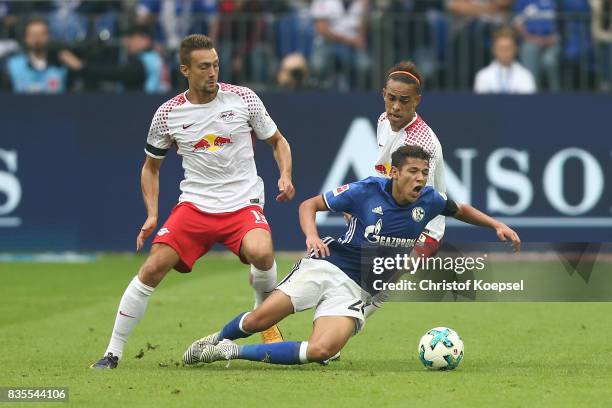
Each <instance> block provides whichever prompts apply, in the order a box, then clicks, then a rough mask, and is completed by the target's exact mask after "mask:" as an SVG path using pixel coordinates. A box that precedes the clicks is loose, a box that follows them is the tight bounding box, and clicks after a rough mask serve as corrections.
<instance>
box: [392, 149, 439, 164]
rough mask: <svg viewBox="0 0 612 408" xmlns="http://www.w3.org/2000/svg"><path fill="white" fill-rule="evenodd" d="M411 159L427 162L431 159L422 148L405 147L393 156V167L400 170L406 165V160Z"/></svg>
mask: <svg viewBox="0 0 612 408" xmlns="http://www.w3.org/2000/svg"><path fill="white" fill-rule="evenodd" d="M410 157H412V158H414V159H421V160H427V161H429V159H430V158H431V156H430V155H429V153H427V152H426V151H425V150H423V148H422V147H421V146H416V145H404V146H401V147H399V148H398V149H397V150H396V151H394V152H393V154H391V165H392V166H393V167H396V168H398V169H399V168H400V167H402V165H403V164H404V160H405V159H407V158H410Z"/></svg>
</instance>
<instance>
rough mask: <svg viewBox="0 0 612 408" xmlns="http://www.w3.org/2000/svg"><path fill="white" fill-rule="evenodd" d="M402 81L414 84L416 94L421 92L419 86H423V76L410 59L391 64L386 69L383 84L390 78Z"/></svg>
mask: <svg viewBox="0 0 612 408" xmlns="http://www.w3.org/2000/svg"><path fill="white" fill-rule="evenodd" d="M390 79H393V80H394V81H400V82H404V83H406V84H410V85H416V91H417V94H418V95H420V94H421V87H422V86H423V77H422V76H421V73H420V72H419V71H418V70H417V67H416V65H415V64H414V62H412V61H400V62H398V63H397V64H395V65H394V66H392V67H391V68H390V69H389V70H388V71H387V76H386V79H385V84H386V83H387V82H388V81H389V80H390Z"/></svg>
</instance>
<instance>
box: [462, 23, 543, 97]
mask: <svg viewBox="0 0 612 408" xmlns="http://www.w3.org/2000/svg"><path fill="white" fill-rule="evenodd" d="M516 53H517V46H516V39H515V37H514V32H513V31H512V30H511V29H502V30H499V31H497V32H496V33H495V34H494V36H493V55H494V57H495V59H494V60H493V62H491V64H490V65H489V66H487V67H485V68H483V69H481V70H480V71H478V73H477V74H476V79H475V81H474V92H476V93H480V94H485V93H496V94H530V93H535V92H536V83H535V79H534V78H533V75H532V74H531V72H529V70H527V69H526V68H525V67H523V66H522V65H521V64H519V63H518V62H517V61H516Z"/></svg>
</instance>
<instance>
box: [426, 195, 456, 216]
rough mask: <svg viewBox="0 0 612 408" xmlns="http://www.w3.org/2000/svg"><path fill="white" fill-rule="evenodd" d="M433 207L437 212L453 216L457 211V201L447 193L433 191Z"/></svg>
mask: <svg viewBox="0 0 612 408" xmlns="http://www.w3.org/2000/svg"><path fill="white" fill-rule="evenodd" d="M432 207H433V208H434V211H435V212H436V214H439V215H444V216H447V217H452V216H454V215H455V214H456V213H457V210H458V208H457V203H455V202H454V201H453V200H451V199H450V198H448V197H447V196H446V195H445V194H442V193H438V192H437V191H435V190H434V191H433V202H432Z"/></svg>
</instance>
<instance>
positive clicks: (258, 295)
mask: <svg viewBox="0 0 612 408" xmlns="http://www.w3.org/2000/svg"><path fill="white" fill-rule="evenodd" d="M180 58H181V66H180V70H181V73H182V74H183V75H184V76H185V77H186V78H187V81H188V83H189V89H188V90H187V91H186V92H184V93H181V94H179V95H177V96H176V97H174V98H172V99H170V100H169V101H167V102H165V103H164V104H162V105H161V106H160V107H159V109H158V110H157V112H156V113H155V115H154V117H153V121H152V123H151V128H150V130H149V135H148V137H147V144H146V147H145V153H146V155H147V157H146V160H145V164H144V166H143V169H142V175H141V186H142V192H143V198H144V202H145V206H146V209H147V219H146V221H145V223H144V225H143V226H142V229H141V231H140V234H139V235H138V238H137V240H136V248H137V250H140V249H142V247H143V245H144V242H145V240H146V239H147V237H148V236H149V235H150V234H151V233H152V232H153V231H154V229H155V228H156V226H157V216H158V214H157V213H158V210H157V208H158V207H157V204H158V203H157V199H158V194H159V169H160V166H161V163H162V160H163V158H164V157H165V155H166V154H167V152H168V151H169V149H170V148H171V147H173V146H176V148H177V153H178V154H179V155H180V156H182V158H183V160H182V162H183V168H184V170H185V179H184V180H183V181H182V182H181V185H180V187H181V193H182V194H181V196H180V198H179V204H178V205H177V206H176V207H175V208H174V209H173V211H172V213H171V214H170V217H169V218H168V219H167V220H166V222H165V223H164V225H163V226H162V228H160V229H159V230H158V232H157V235H156V237H155V239H154V240H153V246H152V248H151V252H150V254H149V256H148V257H147V260H146V261H145V263H144V264H143V265H142V267H141V268H140V270H139V272H138V275H137V276H135V277H134V278H133V279H132V281H131V282H130V284H129V285H128V287H127V289H126V291H125V293H124V294H123V297H122V298H121V302H120V304H119V309H118V312H117V317H116V320H115V325H114V328H113V333H112V336H111V340H110V343H109V345H108V348H107V350H106V353H105V356H104V357H103V358H102V359H100V360H99V361H98V362H96V363H94V364H93V365H92V368H115V367H117V364H118V361H119V359H120V358H121V355H122V353H123V347H124V345H125V343H126V342H127V338H128V336H129V334H130V333H131V331H132V330H133V328H134V327H135V326H136V323H137V322H138V321H139V320H140V318H141V317H142V316H143V314H144V312H145V309H146V306H147V303H148V300H149V297H150V295H151V294H152V292H153V290H154V289H155V287H156V286H157V285H158V284H159V283H160V282H161V280H162V279H163V278H164V276H165V275H166V274H167V273H168V271H169V270H170V269H172V268H174V269H176V270H177V271H179V272H190V271H191V268H192V266H193V264H194V263H195V261H196V260H197V259H198V258H200V257H202V256H203V255H204V254H205V253H206V252H208V251H209V250H210V248H211V247H212V246H213V245H214V244H215V243H221V244H223V245H225V246H226V247H227V248H228V249H230V250H231V251H232V252H234V253H235V254H236V255H237V256H238V257H240V260H241V261H242V262H243V263H248V264H251V274H250V282H251V286H252V287H253V289H254V291H255V306H256V307H257V306H258V305H259V304H261V303H262V302H263V300H264V299H265V297H266V296H267V294H268V293H270V292H271V291H272V290H274V288H275V285H276V263H275V261H274V252H273V248H272V236H271V231H270V227H269V225H268V222H267V221H266V217H265V216H264V213H263V205H264V185H263V181H262V179H261V178H260V177H258V175H257V170H256V168H255V161H254V152H253V143H254V138H255V137H256V138H257V139H260V140H265V141H266V142H267V143H268V144H270V145H271V146H272V149H273V151H274V158H275V160H276V162H277V164H278V167H279V170H280V178H279V180H278V188H279V190H280V193H279V194H278V196H277V197H276V199H277V200H278V201H287V200H291V199H292V198H293V196H294V194H295V190H294V188H293V184H292V181H291V150H290V147H289V144H288V143H287V140H286V139H285V138H284V137H283V135H282V134H281V133H280V131H279V130H278V129H277V127H276V124H275V123H274V121H273V120H272V118H270V116H269V115H268V113H267V111H266V109H265V107H264V105H263V103H262V102H261V100H260V99H259V97H258V96H257V95H256V94H255V93H254V92H253V91H251V90H250V89H248V88H244V87H240V86H234V85H229V84H223V83H218V82H217V80H218V77H219V58H218V56H217V52H216V51H215V49H214V46H213V43H212V41H211V40H210V38H208V37H207V36H205V35H201V34H194V35H190V36H187V37H186V38H185V39H183V41H182V43H181V48H180ZM262 337H263V338H264V341H268V342H274V341H282V336H281V335H280V332H279V331H278V329H277V328H276V326H273V327H271V328H270V329H268V330H267V333H266V334H264V335H263V336H262Z"/></svg>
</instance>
